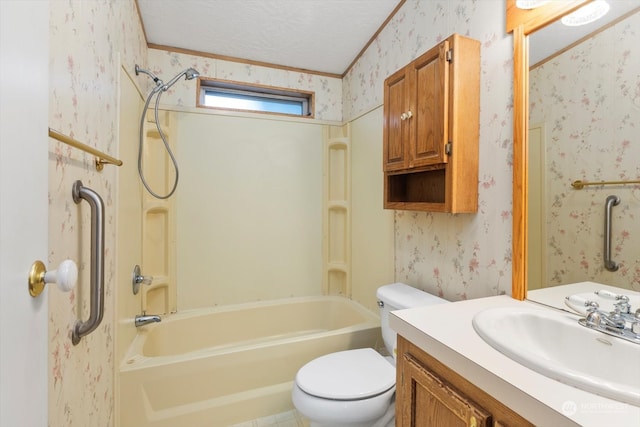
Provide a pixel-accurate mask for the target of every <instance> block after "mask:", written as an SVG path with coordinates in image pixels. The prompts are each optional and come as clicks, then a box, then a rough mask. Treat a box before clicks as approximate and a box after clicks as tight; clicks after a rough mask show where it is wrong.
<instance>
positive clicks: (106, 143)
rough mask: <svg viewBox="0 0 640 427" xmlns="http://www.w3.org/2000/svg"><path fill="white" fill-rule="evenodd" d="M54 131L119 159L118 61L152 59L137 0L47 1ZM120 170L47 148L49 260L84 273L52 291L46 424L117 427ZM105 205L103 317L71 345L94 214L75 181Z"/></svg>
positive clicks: (84, 312)
mask: <svg viewBox="0 0 640 427" xmlns="http://www.w3.org/2000/svg"><path fill="white" fill-rule="evenodd" d="M49 40H50V41H49V50H50V105H49V115H50V117H49V126H50V127H52V128H54V129H56V130H58V131H60V132H62V133H63V134H66V135H69V136H71V137H73V138H75V139H77V140H79V141H81V142H83V143H85V144H88V145H91V146H93V147H95V148H97V149H99V150H101V151H104V152H106V153H109V154H111V155H113V156H115V157H117V154H118V140H117V135H118V130H117V129H118V123H117V121H118V95H119V93H118V86H117V79H118V75H119V72H120V64H121V62H122V63H123V64H125V65H126V66H128V67H133V64H134V63H135V62H139V63H144V62H145V61H146V50H147V48H146V41H145V40H144V36H143V33H142V28H141V25H140V22H139V20H138V14H137V11H136V7H135V3H134V2H133V0H130V1H115V0H110V1H85V0H66V1H61V0H52V1H51V2H50V39H49ZM117 173H118V168H116V167H114V166H106V167H105V168H104V170H103V171H102V172H96V170H95V167H94V166H93V156H92V155H88V154H85V153H83V152H82V151H79V150H77V149H75V148H71V147H70V146H68V145H64V144H62V143H59V142H57V141H55V140H53V139H51V140H50V142H49V259H48V260H47V264H48V266H57V265H58V264H59V263H60V262H61V261H62V260H64V259H67V258H70V259H72V260H74V261H76V262H77V263H78V267H79V270H80V276H79V280H78V283H77V285H76V288H75V289H74V290H72V291H71V292H70V293H62V292H60V291H58V290H57V289H54V288H52V289H50V290H49V291H48V292H47V293H48V298H49V316H50V318H49V370H50V375H49V378H50V379H49V427H74V426H77V427H88V426H113V425H115V424H114V423H115V414H114V373H115V366H116V361H115V360H113V359H114V358H113V354H114V345H113V342H114V329H115V320H116V319H115V318H114V312H115V309H114V307H115V298H114V291H115V283H114V276H115V270H116V265H115V228H116V227H115V222H116V217H115V207H114V203H115V201H116V200H117V194H116V192H117V188H116V186H115V183H116V177H117V175H116V174H117ZM78 179H79V180H81V181H82V183H83V184H84V185H85V186H87V187H89V188H91V189H93V190H95V191H96V192H97V193H98V194H99V195H100V196H101V198H102V199H103V201H104V205H105V222H106V224H105V239H104V240H105V250H106V253H105V265H104V267H105V268H104V273H105V277H104V278H105V281H104V284H105V311H104V318H103V321H102V323H101V325H100V326H99V327H98V329H97V330H96V331H94V332H93V333H91V334H90V335H88V336H87V337H85V338H82V340H81V341H80V343H79V344H78V345H76V346H74V345H73V344H72V343H71V340H70V331H71V329H72V328H73V325H74V324H75V322H76V320H77V319H82V320H86V319H87V318H88V316H89V307H88V304H89V274H90V271H89V270H90V240H89V236H90V208H89V205H88V204H87V203H86V202H84V201H82V202H81V203H80V204H79V205H76V204H75V203H74V202H73V199H72V197H71V187H72V185H73V183H74V182H75V181H76V180H78Z"/></svg>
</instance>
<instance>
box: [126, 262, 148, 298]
mask: <svg viewBox="0 0 640 427" xmlns="http://www.w3.org/2000/svg"><path fill="white" fill-rule="evenodd" d="M152 282H153V276H143V275H142V273H141V272H140V266H139V265H136V266H135V267H133V274H132V276H131V285H132V287H133V294H134V295H137V294H138V292H140V284H143V285H150V284H151V283H152Z"/></svg>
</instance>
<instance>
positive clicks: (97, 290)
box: [71, 180, 104, 345]
mask: <svg viewBox="0 0 640 427" xmlns="http://www.w3.org/2000/svg"><path fill="white" fill-rule="evenodd" d="M72 195H73V201H74V202H75V203H76V204H79V203H80V202H81V200H86V201H87V202H88V203H89V205H90V206H91V293H90V296H89V297H90V308H91V312H90V313H89V318H88V319H87V321H86V322H83V321H82V320H80V319H78V320H77V321H76V324H75V325H74V327H73V332H72V334H71V342H73V345H76V344H78V343H79V342H80V338H82V337H84V336H86V335H89V334H90V333H91V332H93V331H94V330H95V329H96V328H97V327H98V325H100V322H102V316H103V315H104V203H103V202H102V199H101V198H100V196H99V195H98V193H96V192H95V191H93V190H91V189H90V188H87V187H84V186H83V185H82V182H81V181H80V180H78V181H76V182H74V183H73V189H72Z"/></svg>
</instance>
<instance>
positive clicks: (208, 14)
mask: <svg viewBox="0 0 640 427" xmlns="http://www.w3.org/2000/svg"><path fill="white" fill-rule="evenodd" d="M0 1H2V0H0ZM137 2H138V8H139V10H140V15H141V18H142V22H143V25H144V28H145V32H146V36H147V42H148V43H150V44H154V45H161V46H168V47H173V48H181V49H187V50H193V51H198V52H203V53H208V54H213V55H218V56H223V57H231V58H237V59H242V60H248V61H254V62H262V63H267V64H273V65H279V66H286V67H293V68H300V69H305V70H310V71H316V72H324V73H331V74H338V75H341V74H343V73H344V72H346V71H347V68H348V67H349V65H351V63H352V62H353V60H354V59H356V57H357V55H358V54H359V53H360V51H361V50H362V49H363V48H364V47H365V46H366V45H367V43H368V42H369V41H370V40H371V38H372V36H373V35H374V34H375V33H376V31H378V30H379V29H380V27H381V25H382V24H383V23H384V22H385V21H386V19H387V18H388V17H389V16H390V15H391V13H392V12H393V11H394V9H395V8H396V7H397V6H398V5H399V4H400V3H403V2H404V0H137ZM609 3H610V4H611V10H610V12H609V13H608V14H607V15H606V16H605V17H604V18H603V19H602V20H600V21H597V22H595V23H593V24H589V25H586V26H583V27H571V28H570V27H565V26H564V25H562V24H560V23H556V24H553V25H551V26H549V27H546V28H544V29H543V30H541V31H538V32H536V33H535V34H534V35H532V37H531V45H530V64H535V63H537V62H538V61H540V60H541V59H544V58H546V57H548V56H549V55H551V54H553V53H554V52H556V51H558V50H560V49H562V48H564V47H565V46H567V45H568V44H570V43H572V42H574V41H576V40H578V39H580V38H582V37H584V36H585V35H587V34H589V33H591V32H592V31H594V30H595V29H597V28H599V27H600V26H601V25H604V24H606V23H607V22H608V21H610V20H612V19H615V18H616V17H618V16H620V15H621V14H623V13H626V12H628V11H629V10H631V9H633V8H637V7H638V5H640V0H609Z"/></svg>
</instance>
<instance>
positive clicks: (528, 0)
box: [516, 0, 549, 9]
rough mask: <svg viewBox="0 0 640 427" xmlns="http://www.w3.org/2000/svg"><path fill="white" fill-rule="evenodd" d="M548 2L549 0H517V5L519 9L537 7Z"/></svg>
mask: <svg viewBox="0 0 640 427" xmlns="http://www.w3.org/2000/svg"><path fill="white" fill-rule="evenodd" d="M546 3H549V0H516V7H518V9H535V8H537V7H540V6H542V5H544V4H546Z"/></svg>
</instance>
